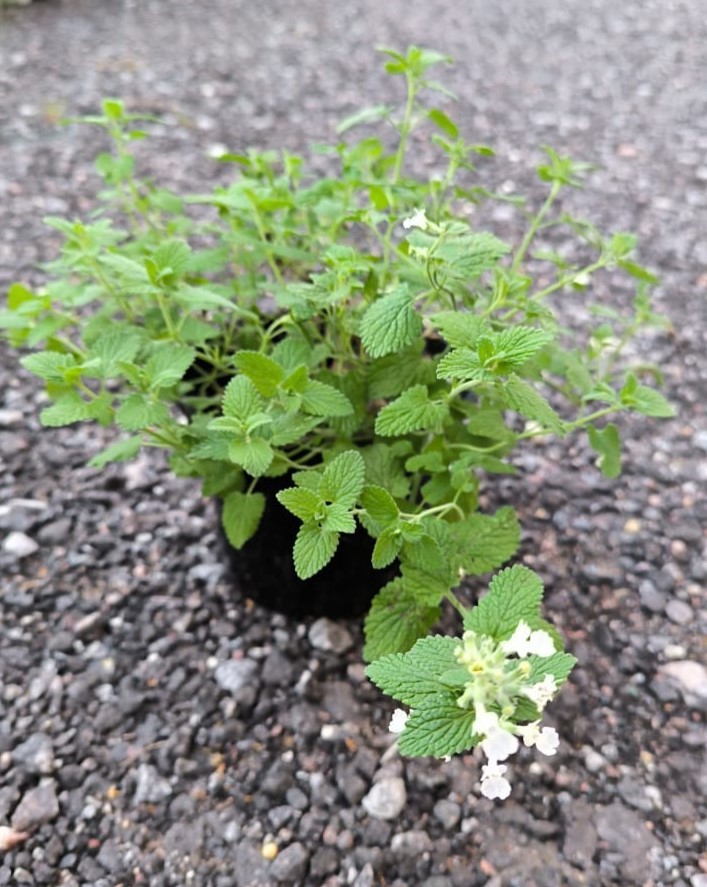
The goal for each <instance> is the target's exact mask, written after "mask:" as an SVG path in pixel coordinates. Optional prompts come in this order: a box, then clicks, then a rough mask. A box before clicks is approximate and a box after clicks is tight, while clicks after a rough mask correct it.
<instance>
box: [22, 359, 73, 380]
mask: <svg viewBox="0 0 707 887" xmlns="http://www.w3.org/2000/svg"><path fill="white" fill-rule="evenodd" d="M20 363H21V364H22V366H23V367H24V368H25V369H26V370H29V371H30V373H34V375H35V376H39V378H40V379H44V380H45V381H47V382H56V383H58V384H61V383H63V382H64V381H65V379H66V371H67V370H70V369H73V368H74V367H76V360H75V358H74V357H73V356H72V355H71V354H61V353H60V352H58V351H38V352H37V353H36V354H28V355H27V356H26V357H23V358H22V359H21V360H20Z"/></svg>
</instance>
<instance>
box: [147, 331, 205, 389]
mask: <svg viewBox="0 0 707 887" xmlns="http://www.w3.org/2000/svg"><path fill="white" fill-rule="evenodd" d="M195 358H196V350H195V349H194V348H192V347H191V346H189V345H179V344H177V343H175V342H171V343H170V344H169V345H161V346H160V347H159V348H156V349H155V350H154V351H153V352H152V354H151V355H150V357H149V358H148V360H147V362H146V364H145V373H146V375H147V378H148V379H149V383H150V388H151V389H152V390H153V391H156V390H158V389H159V388H170V387H171V386H172V385H176V384H177V382H179V381H180V379H182V378H183V377H184V374H185V373H186V371H187V370H188V369H189V367H190V366H191V365H192V363H193V362H194V360H195Z"/></svg>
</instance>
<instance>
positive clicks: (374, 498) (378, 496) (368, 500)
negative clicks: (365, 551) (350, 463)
mask: <svg viewBox="0 0 707 887" xmlns="http://www.w3.org/2000/svg"><path fill="white" fill-rule="evenodd" d="M361 505H362V506H363V508H365V509H366V511H367V512H368V514H369V516H370V517H371V518H372V519H373V520H374V521H376V522H377V523H379V524H383V526H387V525H388V524H391V523H395V522H396V521H397V520H398V515H399V514H400V511H399V509H398V506H397V505H396V504H395V499H393V497H392V496H391V495H390V493H389V492H388V491H387V490H384V489H383V487H377V486H373V485H369V486H367V487H365V488H364V490H363V494H362V495H361Z"/></svg>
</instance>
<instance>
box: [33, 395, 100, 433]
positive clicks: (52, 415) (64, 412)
mask: <svg viewBox="0 0 707 887" xmlns="http://www.w3.org/2000/svg"><path fill="white" fill-rule="evenodd" d="M91 418H93V416H92V414H91V405H90V404H89V403H88V402H87V401H85V400H84V399H83V398H82V397H81V395H80V394H78V393H77V392H75V391H72V392H69V393H68V394H64V395H62V396H61V397H60V398H59V399H58V400H57V401H56V403H54V404H52V405H51V406H50V407H46V408H45V409H43V410H42V412H41V413H40V414H39V421H40V422H41V423H42V425H44V426H45V427H48V428H57V427H59V426H61V425H73V423H74V422H83V421H84V420H86V419H91Z"/></svg>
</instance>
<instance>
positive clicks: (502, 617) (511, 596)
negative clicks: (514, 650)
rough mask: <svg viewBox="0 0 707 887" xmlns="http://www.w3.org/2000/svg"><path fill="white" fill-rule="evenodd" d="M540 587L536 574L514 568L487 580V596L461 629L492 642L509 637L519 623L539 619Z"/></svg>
mask: <svg viewBox="0 0 707 887" xmlns="http://www.w3.org/2000/svg"><path fill="white" fill-rule="evenodd" d="M542 596H543V584H542V582H541V580H540V577H539V576H538V575H537V573H534V572H533V571H532V570H529V569H528V568H527V567H522V566H519V565H516V566H514V567H508V568H506V569H505V570H501V572H500V573H497V574H496V575H495V576H494V577H493V579H492V580H491V584H490V585H489V591H488V594H487V595H486V596H485V597H483V598H482V599H481V600H480V601H479V603H478V604H477V605H476V606H475V607H474V609H473V610H471V611H470V612H469V614H468V615H467V616H466V617H465V619H464V628H465V629H470V630H471V631H475V632H476V633H477V634H486V635H489V636H490V637H492V638H494V639H495V640H497V641H498V640H503V639H505V638H507V637H510V636H511V635H512V634H513V632H514V631H515V629H516V626H517V625H518V623H519V622H520V621H521V619H522V620H524V621H525V622H527V623H528V624H530V622H531V621H534V620H535V619H537V618H539V614H540V602H541V601H542Z"/></svg>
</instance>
